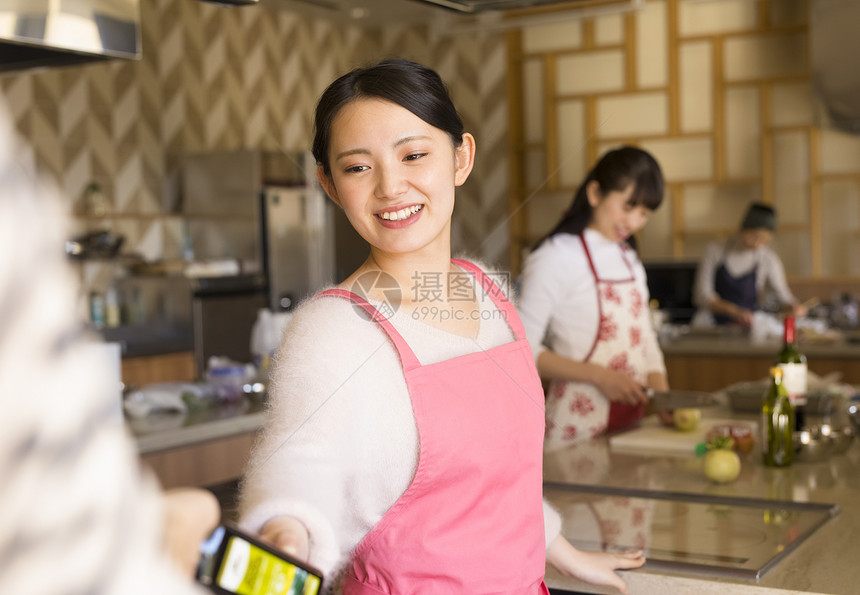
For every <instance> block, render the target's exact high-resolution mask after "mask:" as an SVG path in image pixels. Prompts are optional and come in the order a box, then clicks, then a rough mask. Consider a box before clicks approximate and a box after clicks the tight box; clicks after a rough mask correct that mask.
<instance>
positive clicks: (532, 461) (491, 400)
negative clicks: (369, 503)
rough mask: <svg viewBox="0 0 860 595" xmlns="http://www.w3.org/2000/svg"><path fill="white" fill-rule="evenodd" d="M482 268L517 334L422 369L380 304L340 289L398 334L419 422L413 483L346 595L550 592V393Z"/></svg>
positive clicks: (376, 535) (354, 571)
mask: <svg viewBox="0 0 860 595" xmlns="http://www.w3.org/2000/svg"><path fill="white" fill-rule="evenodd" d="M452 262H454V263H455V264H456V265H458V266H460V267H461V268H463V269H465V270H467V271H469V272H471V273H472V274H473V275H475V276H476V278H477V280H478V281H479V282H480V283H481V285H482V286H483V287H484V289H485V291H487V293H488V294H489V295H490V296H491V297H492V299H493V301H494V302H495V304H496V306H497V307H498V308H499V310H500V311H501V312H502V314H503V315H504V316H505V317H506V320H507V322H508V323H509V324H510V326H511V328H512V330H513V332H514V335H515V336H516V341H514V342H512V343H507V344H505V345H501V346H499V347H495V348H493V349H490V350H487V351H479V352H477V353H471V354H468V355H464V356H460V357H456V358H453V359H450V360H447V361H443V362H438V363H435V364H430V365H426V366H422V365H421V364H420V363H419V362H418V359H417V358H416V357H415V354H414V353H413V352H412V350H411V349H410V347H409V345H407V343H406V341H404V339H403V337H401V336H400V334H399V333H398V332H397V330H395V328H394V326H393V325H392V324H391V323H390V322H389V321H388V320H387V319H385V318H384V317H383V316H382V315H381V314H380V313H379V312H378V311H377V310H376V309H375V308H374V307H373V306H372V305H370V304H369V303H368V302H366V301H365V300H364V299H363V298H361V297H359V296H357V295H355V294H353V293H351V292H348V291H344V290H340V289H334V290H329V291H326V292H324V293H323V294H322V295H332V296H340V297H344V298H347V299H350V300H352V301H353V303H355V304H356V305H358V306H359V307H361V308H363V309H364V310H365V312H367V313H368V314H369V315H370V317H371V318H372V319H373V320H374V321H376V322H377V323H378V324H379V325H380V326H381V327H382V328H383V330H385V332H386V333H387V334H388V336H389V338H390V339H391V341H392V343H393V344H394V347H395V348H396V349H397V351H398V353H399V355H400V361H401V363H402V365H403V374H404V376H405V378H406V386H407V387H408V389H409V396H410V398H411V400H412V409H413V412H414V414H415V421H416V424H417V426H418V437H419V453H418V468H417V470H416V472H415V477H414V478H413V479H412V483H411V484H410V485H409V487H408V488H407V489H406V491H405V492H404V493H403V495H402V496H401V497H400V498H399V499H398V500H397V502H396V503H395V504H394V505H393V506H392V507H391V509H389V510H388V512H386V513H385V515H384V516H383V517H382V519H381V520H380V521H379V523H377V525H376V526H375V527H374V528H373V529H372V530H371V531H370V532H369V533H368V534H367V535H366V536H365V537H364V539H363V540H362V541H361V543H359V544H358V546H357V547H356V549H355V551H354V553H353V558H352V560H351V563H350V564H349V565H348V567H347V572H346V576H345V578H344V582H343V592H344V594H345V595H376V594H379V593H388V594H392V595H410V594H415V595H437V594H438V595H443V594H444V595H453V594H457V595H459V594H462V595H491V594H492V595H496V594H510V595H514V594H516V595H538V594H544V595H546V594H548V593H549V591H548V590H547V588H546V586H545V585H544V583H543V575H544V570H545V567H546V566H545V564H546V545H545V538H544V524H543V505H542V499H543V489H542V454H541V450H542V449H541V440H542V436H543V427H544V411H543V409H544V405H543V400H544V399H543V393H542V391H541V385H540V380H539V379H538V375H537V370H536V369H535V366H534V359H533V357H532V354H531V350H530V348H529V345H528V342H527V341H526V339H525V332H524V331H523V327H522V323H521V322H520V319H519V316H518V315H517V313H516V311H515V309H514V307H513V306H512V304H511V303H510V302H509V301H508V300H507V299H506V298H505V296H504V294H503V293H502V292H501V291H500V290H499V288H498V287H497V286H496V285H495V284H494V283H493V281H492V280H491V279H490V278H489V277H488V276H486V275H485V274H484V273H483V272H482V271H481V270H480V269H478V268H477V267H475V266H474V265H473V264H471V263H468V262H464V261H460V260H454V261H452Z"/></svg>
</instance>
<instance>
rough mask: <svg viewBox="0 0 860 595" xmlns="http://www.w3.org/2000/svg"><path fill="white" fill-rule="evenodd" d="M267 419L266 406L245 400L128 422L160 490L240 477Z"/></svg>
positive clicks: (258, 402) (161, 414)
mask: <svg viewBox="0 0 860 595" xmlns="http://www.w3.org/2000/svg"><path fill="white" fill-rule="evenodd" d="M265 415H266V414H265V404H264V403H262V402H261V401H259V400H251V399H249V398H245V399H243V400H241V401H239V402H237V403H226V404H222V405H219V406H216V407H210V408H207V409H202V410H199V411H194V412H188V413H157V414H153V415H149V416H147V417H145V418H142V419H128V420H127V426H128V428H129V430H130V431H131V433H132V436H133V437H134V439H135V441H136V443H137V447H138V451H139V453H140V455H141V459H142V461H143V463H144V464H145V465H146V466H148V467H149V468H150V469H152V471H153V472H154V473H155V475H156V476H157V477H158V479H159V481H160V482H161V485H162V487H164V488H173V487H179V486H201V487H206V486H213V485H216V484H219V483H223V482H226V481H232V480H235V479H237V478H239V477H240V476H241V474H242V472H243V470H244V468H245V463H246V462H247V460H248V455H249V453H250V451H251V447H252V445H253V443H254V439H255V438H256V435H257V431H258V430H259V429H260V428H261V427H262V425H263V422H264V420H265Z"/></svg>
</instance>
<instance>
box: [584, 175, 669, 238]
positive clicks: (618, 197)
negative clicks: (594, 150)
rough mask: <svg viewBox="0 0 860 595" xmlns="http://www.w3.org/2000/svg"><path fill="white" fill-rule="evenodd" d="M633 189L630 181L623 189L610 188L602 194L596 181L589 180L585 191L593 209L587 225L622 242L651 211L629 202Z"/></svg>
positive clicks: (643, 222) (637, 227) (638, 226)
mask: <svg viewBox="0 0 860 595" xmlns="http://www.w3.org/2000/svg"><path fill="white" fill-rule="evenodd" d="M634 189H635V187H634V185H633V184H632V183H631V184H630V185H628V186H627V188H625V189H624V190H611V191H610V192H608V193H607V194H605V195H604V194H602V193H601V192H600V185H599V184H598V183H597V182H596V181H591V182H589V183H588V186H587V187H586V192H587V193H588V202H589V203H591V207H592V208H593V209H594V210H593V212H592V217H591V223H589V224H588V227H590V228H591V229H594V230H596V231H599V232H600V233H601V234H603V235H604V236H605V237H606V238H608V239H610V240H612V241H613V242H623V241H624V240H626V239H627V238H629V237H630V236H632V235H633V234H634V233H636V232H637V231H639V230H640V229H642V228H643V227H644V226H645V224H646V223H648V217H650V216H651V213H652V212H653V211H652V210H651V209H649V208H648V207H645V206H643V205H635V206H634V205H631V204H630V197H631V196H633V190H634Z"/></svg>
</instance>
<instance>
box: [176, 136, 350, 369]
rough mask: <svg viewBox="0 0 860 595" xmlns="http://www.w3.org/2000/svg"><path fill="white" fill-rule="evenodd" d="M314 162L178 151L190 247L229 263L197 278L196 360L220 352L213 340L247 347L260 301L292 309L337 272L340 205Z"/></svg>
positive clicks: (236, 348)
mask: <svg viewBox="0 0 860 595" xmlns="http://www.w3.org/2000/svg"><path fill="white" fill-rule="evenodd" d="M315 170H316V167H315V164H314V162H313V158H312V156H311V155H310V154H309V153H297V154H282V153H266V152H261V151H254V150H238V151H221V152H206V153H195V154H190V155H187V156H185V158H184V160H183V175H182V197H181V201H182V213H183V215H184V219H183V220H184V222H185V225H186V238H185V243H186V249H187V252H188V256H189V257H191V258H193V260H194V261H196V262H216V263H217V262H228V263H235V271H234V272H235V274H232V275H224V276H221V277H219V278H218V279H217V281H213V280H202V282H200V283H197V284H196V289H195V293H194V322H195V353H196V354H197V360H198V366H201V368H200V369H201V370H202V366H203V365H205V361H206V359H208V356H210V355H216V354H217V353H213V350H214V351H219V350H220V351H226V350H228V348H232V351H233V353H234V354H236V356H237V358H238V357H239V356H246V355H247V356H250V353H249V345H250V332H251V327H252V326H253V321H254V320H255V318H256V313H257V310H258V309H259V308H260V307H266V306H268V307H269V308H270V309H272V310H273V311H279V310H286V309H291V308H292V307H294V305H295V304H296V303H297V302H298V301H300V300H301V299H303V298H305V297H307V296H309V295H312V294H313V293H314V292H316V291H317V290H318V289H319V288H321V287H323V286H325V285H327V284H330V283H333V282H335V281H336V275H337V273H336V269H337V265H336V246H337V242H336V239H335V226H336V224H337V220H338V218H339V217H343V215H339V214H338V213H337V211H339V209H337V207H336V206H335V205H334V204H333V203H332V202H331V201H329V200H328V198H327V197H326V196H325V193H324V192H323V190H322V188H321V187H320V186H319V184H318V183H317V181H316V175H315ZM353 233H354V232H353ZM344 240H345V241H347V240H348V241H349V242H352V241H354V240H355V237H352V238H349V237H345V238H344ZM341 248H343V246H341ZM351 251H352V252H354V251H355V247H354V246H353V247H352V248H351ZM228 269H229V267H228ZM209 288H211V290H210V289H209ZM228 296H229V299H227V298H228ZM244 359H245V360H246V361H247V358H244Z"/></svg>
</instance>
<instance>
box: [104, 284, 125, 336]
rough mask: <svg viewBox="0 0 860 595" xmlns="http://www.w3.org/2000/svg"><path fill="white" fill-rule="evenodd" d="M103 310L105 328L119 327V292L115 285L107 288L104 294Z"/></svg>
mask: <svg viewBox="0 0 860 595" xmlns="http://www.w3.org/2000/svg"><path fill="white" fill-rule="evenodd" d="M104 310H105V311H104V323H105V326H106V327H109V328H113V327H117V326H119V325H120V322H121V320H120V318H121V316H120V303H119V291H118V290H117V288H116V286H115V285H111V286H110V287H108V288H107V291H106V292H105V300H104Z"/></svg>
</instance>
